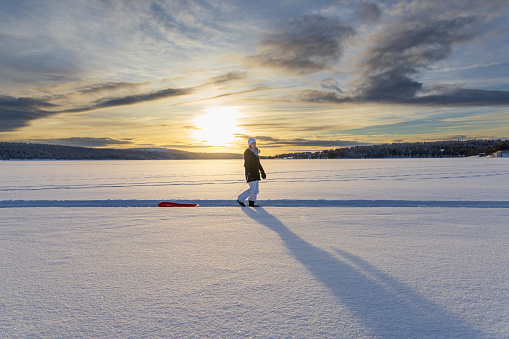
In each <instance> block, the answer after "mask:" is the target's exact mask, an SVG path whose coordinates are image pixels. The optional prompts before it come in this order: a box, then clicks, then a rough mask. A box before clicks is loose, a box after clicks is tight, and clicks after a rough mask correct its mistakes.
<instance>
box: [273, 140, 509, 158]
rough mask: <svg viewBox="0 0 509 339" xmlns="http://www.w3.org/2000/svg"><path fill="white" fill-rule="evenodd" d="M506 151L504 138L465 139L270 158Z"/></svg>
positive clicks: (466, 154) (459, 154)
mask: <svg viewBox="0 0 509 339" xmlns="http://www.w3.org/2000/svg"><path fill="white" fill-rule="evenodd" d="M506 150H509V141H508V140H505V141H502V140H466V141H459V140H458V141H433V142H412V143H394V144H382V145H372V146H354V147H348V148H338V149H331V150H325V151H321V152H314V153H313V152H303V153H286V154H280V155H276V156H274V157H271V158H294V159H339V158H350V159H373V158H440V157H469V156H477V155H488V154H493V153H495V152H498V151H506Z"/></svg>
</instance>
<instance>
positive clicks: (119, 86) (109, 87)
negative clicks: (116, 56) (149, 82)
mask: <svg viewBox="0 0 509 339" xmlns="http://www.w3.org/2000/svg"><path fill="white" fill-rule="evenodd" d="M139 85H141V84H138V83H130V82H106V83H103V84H94V85H89V86H84V87H81V88H78V89H77V91H78V92H79V93H81V94H96V93H101V92H111V91H116V90H124V89H128V90H135V89H136V88H138V86H139Z"/></svg>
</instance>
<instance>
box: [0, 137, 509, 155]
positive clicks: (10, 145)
mask: <svg viewBox="0 0 509 339" xmlns="http://www.w3.org/2000/svg"><path fill="white" fill-rule="evenodd" d="M507 150H509V141H508V140H504V141H502V140H500V139H499V140H466V141H434V142H415V143H393V144H381V145H371V146H354V147H348V148H338V149H331V150H324V151H320V152H314V153H313V152H301V153H286V154H279V155H276V156H274V157H269V158H276V159H277V158H295V159H324V158H325V159H340V158H350V159H373V158H440V157H468V156H477V155H489V154H492V153H495V152H498V151H507ZM240 158H242V154H233V153H194V152H185V151H178V150H173V149H164V148H156V149H111V148H90V147H78V146H62V145H50V144H32V143H16V142H0V160H37V159H39V160H41V159H45V160H46V159H47V160H176V159H240Z"/></svg>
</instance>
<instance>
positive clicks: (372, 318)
mask: <svg viewBox="0 0 509 339" xmlns="http://www.w3.org/2000/svg"><path fill="white" fill-rule="evenodd" d="M242 211H243V212H244V213H246V214H247V215H248V216H249V217H250V218H252V219H253V220H255V221H256V222H258V223H260V224H261V225H263V226H265V227H267V228H268V229H270V230H272V231H274V232H275V233H276V234H277V235H278V236H279V237H280V238H281V240H282V241H283V243H284V245H285V246H286V248H287V249H288V250H289V251H290V253H291V254H292V255H293V256H294V257H295V259H297V260H298V261H299V262H300V263H301V264H302V265H303V266H304V267H305V268H306V269H307V270H308V271H309V272H310V273H311V274H312V275H313V276H314V277H315V278H317V279H318V280H319V281H320V282H321V283H322V284H323V285H324V286H326V287H327V288H328V289H329V290H330V292H331V293H332V294H333V295H334V296H336V297H337V299H338V300H339V302H340V303H341V304H342V305H343V306H346V307H347V308H348V309H349V310H350V311H351V312H352V314H353V315H354V316H355V317H356V318H357V319H358V320H359V321H361V322H362V323H363V324H364V325H365V326H366V327H367V328H369V329H371V331H372V334H373V335H374V336H376V337H380V338H422V337H433V338H482V337H483V335H482V333H481V332H479V331H478V330H475V329H474V328H472V327H470V326H468V325H466V324H465V323H464V322H462V321H461V319H459V318H458V317H457V316H455V315H453V314H452V313H450V312H448V311H446V310H444V309H443V308H441V307H440V306H438V305H437V304H435V303H433V302H432V301H430V300H427V299H425V298H424V297H422V296H421V295H419V294H418V293H417V292H416V291H414V290H412V289H411V288H410V287H408V286H406V285H405V284H403V283H401V282H399V281H397V280H396V279H394V278H392V277H391V276H389V275H388V274H387V273H384V272H383V271H380V270H378V269H377V268H375V267H373V266H372V265H370V264H369V263H368V262H367V261H365V260H363V259H361V258H359V257H357V256H355V255H353V254H351V253H348V252H345V251H343V250H340V249H335V252H336V254H337V255H338V256H339V257H341V258H343V259H340V258H338V257H336V256H334V255H333V254H332V253H329V252H327V251H325V250H323V249H321V248H319V247H316V246H313V245H312V244H310V243H308V242H306V241H305V240H303V239H302V238H301V237H299V236H298V235H297V234H295V233H294V232H292V231H291V230H290V229H289V228H288V227H286V226H285V224H283V223H282V222H281V221H280V220H279V219H278V218H276V217H274V216H272V215H271V214H270V213H268V212H267V211H266V210H264V209H263V208H261V207H259V208H255V209H250V208H242Z"/></svg>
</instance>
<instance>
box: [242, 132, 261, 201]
mask: <svg viewBox="0 0 509 339" xmlns="http://www.w3.org/2000/svg"><path fill="white" fill-rule="evenodd" d="M247 144H248V145H249V147H248V148H247V149H246V151H245V152H244V169H245V173H246V181H247V183H248V184H249V189H247V190H245V191H244V192H242V193H241V194H240V195H239V196H238V198H237V202H238V203H239V205H240V206H243V207H245V206H246V205H245V204H244V201H245V200H246V199H248V200H249V207H259V206H258V205H256V204H255V202H256V198H257V196H258V193H260V190H259V183H260V180H261V179H260V174H261V178H262V179H265V178H267V176H266V175H265V171H264V170H263V167H262V164H261V163H260V156H259V154H260V150H259V149H258V148H257V147H256V140H255V139H254V138H249V140H248V142H247Z"/></svg>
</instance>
